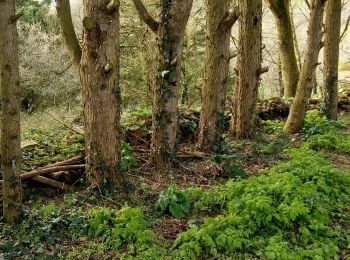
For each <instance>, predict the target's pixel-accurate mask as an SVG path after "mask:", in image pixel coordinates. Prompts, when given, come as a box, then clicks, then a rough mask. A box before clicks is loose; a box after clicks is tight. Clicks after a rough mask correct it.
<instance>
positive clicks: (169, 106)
mask: <svg viewBox="0 0 350 260" xmlns="http://www.w3.org/2000/svg"><path fill="white" fill-rule="evenodd" d="M191 8H192V0H188V1H183V0H162V1H161V21H160V23H159V27H158V31H157V33H158V41H159V43H158V44H159V50H158V71H157V80H156V85H155V86H154V90H153V91H154V99H153V114H152V145H151V159H152V161H153V163H154V166H155V167H156V168H158V169H160V168H169V167H171V166H172V164H173V159H174V156H175V142H176V131H177V117H178V99H179V86H180V79H181V61H182V50H183V41H184V33H185V28H186V25H187V22H188V18H189V16H190V12H191Z"/></svg>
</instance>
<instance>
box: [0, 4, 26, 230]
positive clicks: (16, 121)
mask: <svg viewBox="0 0 350 260" xmlns="http://www.w3.org/2000/svg"><path fill="white" fill-rule="evenodd" d="M15 9H16V8H15V1H14V0H3V1H0V10H1V13H0V97H1V149H0V154H1V172H2V176H3V184H2V186H3V213H4V219H5V221H6V222H8V223H12V222H14V221H15V220H17V219H18V218H19V217H20V216H21V212H22V209H21V208H22V188H21V179H20V173H21V157H22V156H21V132H20V86H19V61H18V41H17V21H16V20H17V19H16V13H15Z"/></svg>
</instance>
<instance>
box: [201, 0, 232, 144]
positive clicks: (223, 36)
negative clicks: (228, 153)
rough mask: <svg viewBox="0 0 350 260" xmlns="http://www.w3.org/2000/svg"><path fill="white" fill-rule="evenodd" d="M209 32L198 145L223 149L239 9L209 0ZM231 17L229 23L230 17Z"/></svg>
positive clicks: (218, 0) (224, 1)
mask: <svg viewBox="0 0 350 260" xmlns="http://www.w3.org/2000/svg"><path fill="white" fill-rule="evenodd" d="M206 6H207V25H206V27H207V29H206V30H207V32H206V60H205V82H204V86H203V90H202V106H201V116H200V123H199V136H198V142H197V147H198V149H200V150H203V151H210V150H211V151H219V150H220V148H221V134H222V131H223V130H224V127H225V125H224V123H225V122H224V112H225V101H226V87H227V80H228V74H229V62H230V36H231V28H232V25H233V24H234V23H235V21H237V19H238V15H239V14H238V9H235V10H233V11H232V12H231V13H230V2H229V1H227V0H217V1H212V0H207V1H206ZM229 19H231V21H230V22H229V24H228V20H229Z"/></svg>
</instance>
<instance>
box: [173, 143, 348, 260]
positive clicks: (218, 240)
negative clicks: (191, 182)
mask: <svg viewBox="0 0 350 260" xmlns="http://www.w3.org/2000/svg"><path fill="white" fill-rule="evenodd" d="M290 156H291V161H289V162H286V163H282V164H280V165H278V166H275V167H273V168H272V169H270V170H267V171H265V172H264V173H263V174H262V175H261V176H258V177H251V178H249V179H247V180H241V181H236V182H235V181H229V182H228V183H227V184H226V185H224V186H219V187H217V188H215V189H213V190H211V191H209V192H208V193H206V194H205V195H204V196H203V197H202V198H201V199H200V200H199V201H198V202H197V208H203V207H205V208H209V209H212V210H216V211H217V212H219V213H220V214H221V215H219V216H217V217H215V218H207V219H206V220H205V222H204V224H203V225H202V226H201V227H199V228H192V229H190V230H188V231H187V232H184V233H182V234H181V235H180V236H179V237H178V238H177V240H176V242H175V247H176V248H177V249H176V251H175V255H176V256H178V257H179V258H183V259H197V258H198V257H203V256H214V257H219V256H220V257H223V256H230V257H237V258H241V259H242V258H267V259H305V258H313V259H314V258H316V259H317V258H318V259H327V258H328V259H329V258H332V257H336V255H337V253H338V252H339V250H340V248H346V247H347V246H349V241H347V237H349V235H350V231H349V230H346V229H342V227H341V226H340V224H335V223H334V216H339V218H340V219H341V220H340V221H338V222H337V223H343V222H344V223H346V222H347V221H349V219H345V218H349V217H346V214H343V213H342V212H344V211H345V210H347V209H346V208H344V207H346V206H345V205H349V203H350V189H349V187H350V173H344V172H342V171H340V170H337V169H335V168H333V167H332V165H331V164H330V163H329V162H328V161H327V160H326V159H325V158H324V157H323V155H321V154H320V153H317V152H314V151H312V150H308V149H299V150H291V151H290Z"/></svg>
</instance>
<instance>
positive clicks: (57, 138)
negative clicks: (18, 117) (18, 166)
mask: <svg viewBox="0 0 350 260" xmlns="http://www.w3.org/2000/svg"><path fill="white" fill-rule="evenodd" d="M22 136H23V138H24V139H28V140H33V141H35V142H36V143H37V145H34V147H29V148H28V149H25V150H24V151H23V157H24V160H23V164H22V166H23V168H24V169H25V170H30V169H32V168H33V167H40V166H45V165H47V164H50V163H54V162H56V161H60V160H63V159H66V158H70V157H73V156H75V155H77V154H80V153H81V152H82V151H83V150H84V142H85V140H84V136H83V135H81V134H76V133H67V132H66V130H65V129H62V128H55V129H48V130H30V131H26V132H24V133H23V134H22Z"/></svg>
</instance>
